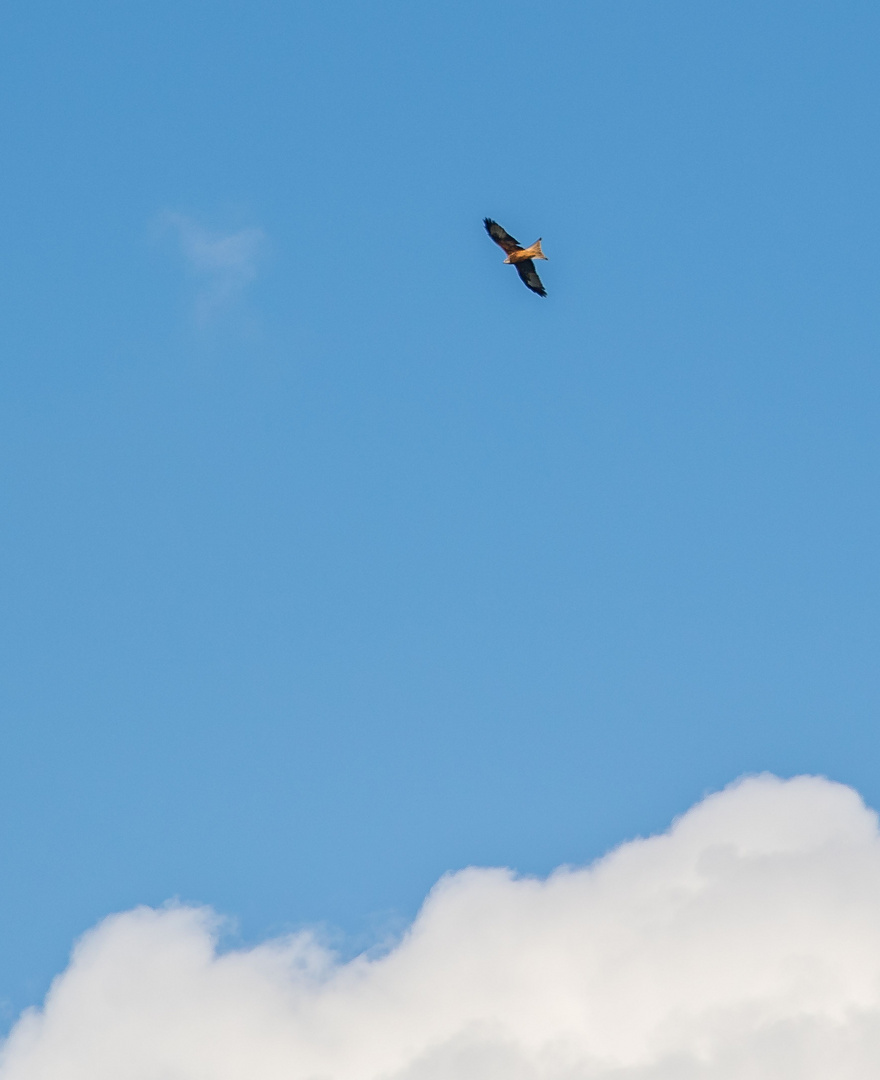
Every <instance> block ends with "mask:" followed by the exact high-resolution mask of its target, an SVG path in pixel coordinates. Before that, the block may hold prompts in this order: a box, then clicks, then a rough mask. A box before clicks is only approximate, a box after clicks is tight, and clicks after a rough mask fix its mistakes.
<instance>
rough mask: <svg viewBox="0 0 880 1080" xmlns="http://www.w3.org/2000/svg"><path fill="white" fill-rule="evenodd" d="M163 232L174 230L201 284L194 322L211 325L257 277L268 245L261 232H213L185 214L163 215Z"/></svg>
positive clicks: (264, 235)
mask: <svg viewBox="0 0 880 1080" xmlns="http://www.w3.org/2000/svg"><path fill="white" fill-rule="evenodd" d="M157 225H158V226H159V228H160V230H161V231H165V230H168V229H172V230H173V231H174V232H175V233H176V234H177V237H178V240H179V242H180V251H181V254H182V255H183V257H184V260H185V262H186V266H187V269H188V271H189V273H190V275H191V276H192V277H193V278H194V279H195V280H196V281H197V282H198V286H197V291H196V298H195V318H196V322H197V323H198V324H199V325H200V326H204V325H206V324H207V323H209V322H210V321H211V320H212V319H213V318H214V317H215V316H216V315H217V314H218V313H219V312H220V311H221V310H222V309H224V308H226V307H228V306H229V305H230V304H233V303H234V302H235V301H236V300H238V299H239V297H240V296H241V295H242V293H243V292H244V290H245V288H246V287H247V286H248V285H249V284H250V283H251V282H252V281H253V280H254V279H255V278H256V276H257V264H258V262H259V259H260V256H261V254H262V253H263V250H264V248H265V243H266V234H265V233H264V232H263V230H262V229H258V228H248V229H240V230H239V231H238V232H233V233H221V232H213V231H211V230H209V229H206V228H204V227H203V226H201V225H199V224H198V223H197V222H196V221H194V220H193V219H192V218H189V217H187V216H186V215H185V214H177V213H172V212H171V211H164V212H163V213H161V214H160V215H159V216H158V218H157Z"/></svg>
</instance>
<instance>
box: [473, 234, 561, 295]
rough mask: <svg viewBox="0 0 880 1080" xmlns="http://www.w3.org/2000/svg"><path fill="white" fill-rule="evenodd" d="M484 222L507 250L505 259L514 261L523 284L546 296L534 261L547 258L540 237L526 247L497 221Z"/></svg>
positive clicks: (509, 261)
mask: <svg viewBox="0 0 880 1080" xmlns="http://www.w3.org/2000/svg"><path fill="white" fill-rule="evenodd" d="M483 224H484V225H485V226H486V232H487V233H488V234H489V235H490V236H491V237H492V239H493V240H494V241H495V243H496V244H497V245H498V246H499V247H500V248H503V249H504V251H506V252H507V258H506V259H505V260H504V261H505V262H506V263H513V265H514V266H515V267H516V272H517V273H518V274H519V276H520V277H521V278H522V282H523V284H524V285H526V286H528V288H530V289H531V290H532V292H534V293H537V294H538V296H546V295H547V290H546V289H545V288H544V286H543V285H542V284H541V279H540V278H539V277H538V271H537V270H536V269H535V264H534V262H532V260H533V259H546V258H547V256H546V255H545V254H544V252H543V251H541V240H540V237H539V238H538V239H537V240H536V241H535V242H534V244H532V246H531V247H527V248H524V247H523V246H522V244H521V243H520V242H519V241H518V240H514V238H513V237H512V236H511V235H510V233H509V232H505V231H504V229H502V228H501V226H500V225H499V224H498V222H497V221H493V220H492V219H491V218H483Z"/></svg>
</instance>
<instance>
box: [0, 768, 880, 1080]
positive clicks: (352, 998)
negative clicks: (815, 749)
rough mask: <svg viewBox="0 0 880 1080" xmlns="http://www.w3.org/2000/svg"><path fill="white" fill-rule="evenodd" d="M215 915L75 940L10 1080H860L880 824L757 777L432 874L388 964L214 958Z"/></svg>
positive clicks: (189, 915)
mask: <svg viewBox="0 0 880 1080" xmlns="http://www.w3.org/2000/svg"><path fill="white" fill-rule="evenodd" d="M218 928H219V924H218V920H217V917H216V916H215V915H214V914H213V913H212V912H210V911H209V910H206V909H196V908H188V907H176V908H167V909H162V910H153V909H148V908H139V909H137V910H135V911H129V912H126V913H124V914H121V915H114V916H112V917H111V918H109V919H107V920H106V921H104V922H103V923H101V924H100V925H99V926H98V927H97V928H95V929H94V930H92V931H91V932H90V933H88V934H87V935H86V936H85V937H84V938H83V939H82V940H81V941H80V943H79V944H78V945H77V947H76V949H75V951H74V953H73V956H72V959H71V962H70V966H69V967H68V969H67V970H66V971H65V972H64V973H63V974H62V975H61V976H60V977H59V978H58V979H57V980H56V982H55V983H54V985H53V987H52V989H51V991H50V993H49V995H48V997H47V1000H46V1002H45V1005H44V1007H43V1008H42V1009H41V1010H34V1011H31V1012H28V1013H26V1014H25V1015H24V1016H23V1017H22V1018H21V1020H20V1021H19V1022H18V1024H17V1026H16V1027H15V1028H14V1029H13V1031H12V1033H11V1035H10V1037H9V1039H8V1041H7V1043H6V1046H5V1048H4V1051H3V1056H2V1063H0V1076H2V1080H209V1078H210V1080H255V1078H259V1080H672V1078H673V1077H674V1078H676V1080H734V1078H736V1080H743V1078H746V1080H770V1078H771V1077H772V1078H773V1080H779V1078H785V1080H820V1078H821V1080H829V1078H833V1080H868V1078H869V1077H870V1078H871V1080H875V1078H876V1077H877V1076H878V1075H880V837H878V829H877V820H876V816H875V815H874V813H872V812H871V811H869V810H868V809H866V807H865V806H864V804H863V803H862V801H861V800H860V798H859V796H858V795H857V794H856V793H855V792H854V791H852V790H851V789H849V788H847V787H844V786H842V785H839V784H834V783H830V782H829V781H827V780H823V779H819V778H814V777H800V778H797V779H794V780H789V781H781V780H779V779H777V778H775V777H772V776H761V777H754V778H750V779H747V780H745V781H742V782H740V783H738V784H735V785H734V786H732V787H730V788H728V789H727V790H725V791H723V792H721V793H719V794H716V795H712V796H710V797H708V798H707V799H705V800H704V801H702V802H701V803H699V804H698V805H697V806H695V807H694V808H693V809H692V810H690V811H689V812H688V813H687V814H685V815H684V816H683V817H682V818H680V819H679V820H678V821H676V822H675V823H674V824H673V825H672V827H671V829H670V830H669V831H668V832H667V833H665V834H663V835H661V836H655V837H652V838H649V839H641V840H634V841H632V842H629V843H626V844H623V845H622V846H621V847H619V848H617V849H616V850H615V851H613V852H612V853H611V854H609V855H607V856H606V857H605V858H603V859H601V860H599V861H598V862H596V863H595V864H593V865H592V866H589V867H587V868H582V869H571V868H562V869H560V870H558V871H556V872H555V873H553V874H552V875H551V876H550V877H549V878H547V879H545V880H537V879H534V878H522V877H517V876H515V875H514V874H512V873H511V872H509V871H507V870H503V869H473V868H472V869H468V870H464V871H462V872H460V873H455V874H450V875H448V876H447V877H445V878H443V879H442V880H441V881H440V882H439V883H438V884H437V886H436V887H435V888H434V889H433V891H432V892H431V894H430V895H429V896H428V898H427V900H426V901H425V904H424V906H423V908H422V910H421V912H420V913H419V915H418V917H417V919H416V920H415V922H414V923H413V925H412V926H411V927H410V929H409V931H408V932H407V934H406V935H405V936H404V937H403V939H402V940H401V941H400V942H399V943H398V944H397V945H396V946H395V947H394V948H393V949H392V950H391V951H389V952H388V953H387V954H385V955H383V956H379V957H376V956H370V955H365V956H361V957H358V958H356V959H354V960H351V961H350V962H346V963H343V962H340V961H338V960H337V959H336V958H334V956H333V955H332V954H331V953H329V952H327V951H326V950H325V949H324V948H322V947H321V945H320V944H319V943H318V942H317V941H316V940H315V939H314V938H313V937H311V936H310V935H309V934H299V935H297V936H294V937H291V938H287V939H284V940H278V941H272V942H269V943H267V944H263V945H261V946H259V947H256V948H251V949H246V950H240V951H234V952H226V953H222V954H221V953H218V952H217V947H216V942H217V933H218Z"/></svg>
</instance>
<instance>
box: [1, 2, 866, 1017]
mask: <svg viewBox="0 0 880 1080" xmlns="http://www.w3.org/2000/svg"><path fill="white" fill-rule="evenodd" d="M4 23H5V32H4V34H3V39H2V45H0V50H2V56H0V95H2V115H0V125H2V126H0V132H2V142H3V145H4V147H5V153H4V167H3V173H2V177H0V190H2V197H3V209H4V212H3V214H2V215H0V222H2V225H0V228H2V235H0V251H2V253H3V254H2V258H0V268H2V275H3V279H2V292H3V296H4V300H5V303H4V305H3V306H4V317H3V320H2V329H0V346H2V356H3V373H4V374H3V388H4V392H3V394H2V400H0V477H2V490H3V499H2V505H0V535H2V551H3V558H2V563H0V604H2V610H3V612H4V618H3V620H2V635H3V641H2V646H3V647H2V673H0V674H2V680H0V695H2V713H3V715H4V717H5V723H4V730H5V736H4V752H3V754H2V758H0V761H2V784H0V820H2V822H3V826H2V839H0V845H2V847H0V852H2V867H3V872H2V877H0V882H2V883H0V913H2V925H3V932H2V935H0V937H2V940H0V946H2V956H0V972H2V975H0V999H2V1000H3V1002H4V1003H5V1006H4V1007H5V1010H6V1019H7V1021H8V1020H11V1019H12V1018H13V1016H14V1015H15V1013H16V1012H17V1011H18V1010H19V1009H20V1008H21V1007H23V1006H24V1005H26V1004H29V1003H31V1002H33V1001H36V1000H38V999H39V998H40V997H41V996H42V994H43V992H44V991H45V988H46V986H47V985H48V981H49V979H50V978H51V977H52V975H53V974H54V973H56V972H57V971H58V970H59V969H60V968H61V967H62V966H63V964H64V962H65V957H66V955H67V952H68V949H69V947H70V944H71V942H72V941H73V939H74V938H75V937H76V936H77V935H78V934H80V933H81V932H82V931H83V930H85V929H86V928H87V927H89V926H90V925H92V924H93V923H94V922H96V921H97V920H98V919H99V918H101V917H102V916H103V915H105V914H106V913H108V912H110V911H116V910H120V909H123V908H127V907H131V906H132V905H135V904H137V903H150V904H158V903H161V902H162V901H164V900H165V899H167V898H169V897H175V896H176V897H180V898H182V899H183V900H187V901H200V902H206V903H210V904H213V905H214V906H215V907H216V908H217V909H219V910H221V911H224V912H227V913H230V914H232V915H234V916H235V917H237V919H238V920H239V926H240V933H241V935H242V937H243V938H244V939H245V940H257V939H260V938H261V937H264V936H266V935H268V934H273V933H278V932H279V931H282V930H284V929H286V928H291V927H298V926H301V925H303V924H308V923H324V924H326V925H327V926H329V927H333V928H336V929H337V930H338V932H339V933H340V934H343V935H346V938H345V940H346V942H347V944H346V946H345V947H346V948H350V949H354V948H357V947H359V945H360V944H362V943H364V942H368V941H370V940H372V938H373V937H374V936H375V935H377V934H381V933H383V932H384V931H385V929H387V928H388V927H389V926H391V927H394V926H397V925H399V924H400V922H401V920H405V919H408V918H410V917H411V916H412V914H413V913H414V911H415V909H416V907H417V906H418V904H419V902H420V901H421V899H422V897H423V896H424V894H425V892H426V890H427V889H428V888H429V887H430V885H431V884H432V883H433V882H434V881H435V880H436V879H437V878H438V877H439V876H440V875H441V874H442V873H443V872H444V871H446V870H449V869H455V868H459V867H462V866H466V865H468V864H471V863H478V864H487V865H496V864H503V865H509V866H512V867H515V868H517V869H519V870H521V871H524V872H539V873H540V872H546V871H547V870H549V869H550V868H551V867H553V866H555V865H557V864H559V863H561V862H572V863H580V862H584V861H586V860H588V859H591V858H593V857H594V856H596V855H597V854H599V853H601V852H603V851H604V850H606V849H607V848H608V847H610V846H612V845H614V844H616V843H618V842H619V841H621V840H622V839H624V838H626V837H630V836H634V835H636V834H644V833H647V832H650V831H653V830H656V829H658V828H662V827H665V825H666V824H668V822H669V820H670V819H671V818H672V816H673V815H675V814H678V813H681V812H683V811H684V810H685V809H686V808H687V807H688V806H690V805H691V804H692V803H693V802H694V801H695V800H696V799H698V798H699V797H700V796H701V794H702V793H704V792H705V791H707V790H712V789H716V788H719V787H721V786H723V785H724V784H726V783H727V782H729V781H730V780H732V779H733V778H734V777H736V776H738V775H740V774H742V773H743V772H750V771H759V770H764V769H768V770H772V771H775V772H777V773H779V774H781V775H785V776H787V775H792V774H795V773H799V772H804V771H807V772H817V773H822V774H825V775H828V776H830V777H832V778H834V779H837V780H841V781H844V782H846V783H850V784H853V785H855V786H856V787H857V788H858V789H859V790H860V791H861V792H862V793H863V794H864V796H865V797H866V799H867V800H868V801H869V802H871V803H873V804H875V805H876V804H877V803H878V802H880V782H878V778H877V771H876V766H875V761H876V758H877V754H878V750H880V746H878V734H877V731H878V727H877V722H876V721H877V705H878V693H880V686H878V666H877V662H876V655H877V644H878V629H880V627H878V603H877V601H878V573H877V556H876V552H877V547H878V525H880V514H878V509H880V508H878V493H877V479H876V478H877V471H878V464H880V437H878V425H877V415H878V406H880V377H878V363H877V360H878V343H880V318H878V310H880V305H878V299H880V244H878V240H880V235H878V234H880V210H878V207H880V200H878V195H877V193H878V191H880V143H878V141H877V130H878V129H877V122H878V118H880V117H878V114H880V105H878V102H880V96H878V89H880V85H878V84H880V75H878V71H877V65H876V56H877V49H878V45H880V41H878V38H880V12H878V10H877V8H876V6H875V5H870V4H868V3H855V2H843V3H838V4H834V5H831V4H827V3H825V4H819V3H805V2H803V0H799V2H798V3H794V2H791V3H781V2H771V3H767V2H762V3H757V2H755V3H751V2H746V3H740V4H737V5H735V6H733V7H730V6H728V7H725V6H723V5H706V4H702V3H697V2H691V3H684V2H679V0H670V2H668V3H664V4H662V5H658V4H655V3H647V2H643V0H633V2H631V3H627V4H620V3H611V2H605V3H590V2H583V0H581V2H577V3H575V2H559V3H554V4H547V5H544V6H543V7H536V6H535V5H533V4H530V3H524V2H520V0H504V2H503V3H502V2H498V3H495V2H478V3H472V2H471V3H463V2H461V3H459V2H455V0H453V2H450V3H446V4H443V5H427V4H413V3H403V2H397V3H388V2H379V3H371V4H366V3H355V2H348V3H344V2H343V3H327V4H322V5H318V4H312V5H307V4H295V3H287V4H282V3H267V2H261V0H256V2H253V3H250V4H247V5H245V4H233V3H223V2H215V3H211V4H208V3H195V2H185V3H174V4H172V3H165V2H164V0H157V2H155V3H152V4H150V5H146V4H126V5H120V4H110V3H103V2H95V3H91V4H89V5H73V4H49V3H44V2H40V0H36V2H34V3H32V4H29V5H27V6H24V5H20V6H19V7H18V8H17V9H15V10H10V11H7V12H6V13H5V15H4ZM484 215H490V216H492V217H493V218H496V219H497V220H498V221H500V222H501V223H502V224H503V225H504V226H505V227H506V228H507V229H508V230H509V231H511V232H512V233H513V234H514V235H515V236H517V237H518V238H519V239H520V240H521V241H522V242H524V243H531V242H532V241H533V240H534V239H535V238H536V237H537V236H538V235H541V236H542V237H543V240H544V248H545V250H546V252H547V254H548V256H549V260H550V261H548V262H547V263H544V264H541V273H542V277H543V279H544V282H545V285H546V287H547V289H548V292H549V297H548V298H547V299H546V300H540V299H538V298H537V297H535V296H533V295H531V294H530V293H528V292H527V291H526V290H525V289H524V288H523V287H522V286H521V285H520V283H519V282H518V280H517V279H516V275H515V273H514V272H513V271H512V270H511V269H510V268H508V267H505V266H503V265H501V262H502V258H503V256H502V254H501V253H500V251H499V250H498V249H497V248H496V247H494V245H492V244H491V242H490V241H489V240H488V239H487V237H486V236H485V234H484V233H483V231H482V226H481V219H482V217H483V216H484Z"/></svg>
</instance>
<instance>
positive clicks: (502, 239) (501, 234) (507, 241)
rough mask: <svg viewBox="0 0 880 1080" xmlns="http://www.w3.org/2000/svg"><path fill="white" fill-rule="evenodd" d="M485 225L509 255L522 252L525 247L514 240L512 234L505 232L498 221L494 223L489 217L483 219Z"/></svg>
mask: <svg viewBox="0 0 880 1080" xmlns="http://www.w3.org/2000/svg"><path fill="white" fill-rule="evenodd" d="M483 224H484V225H485V226H486V232H487V233H488V234H489V235H490V236H491V237H492V239H493V240H494V241H495V243H496V244H497V245H498V246H499V247H500V248H503V249H504V250H505V251H506V252H507V254H508V255H509V254H510V253H511V251H522V249H523V246H522V244H521V243H520V242H519V240H514V238H513V237H512V236H511V235H510V233H509V232H505V231H504V229H502V228H501V226H500V225H499V224H498V222H497V221H493V220H492V219H491V218H488V217H487V218H483Z"/></svg>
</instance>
